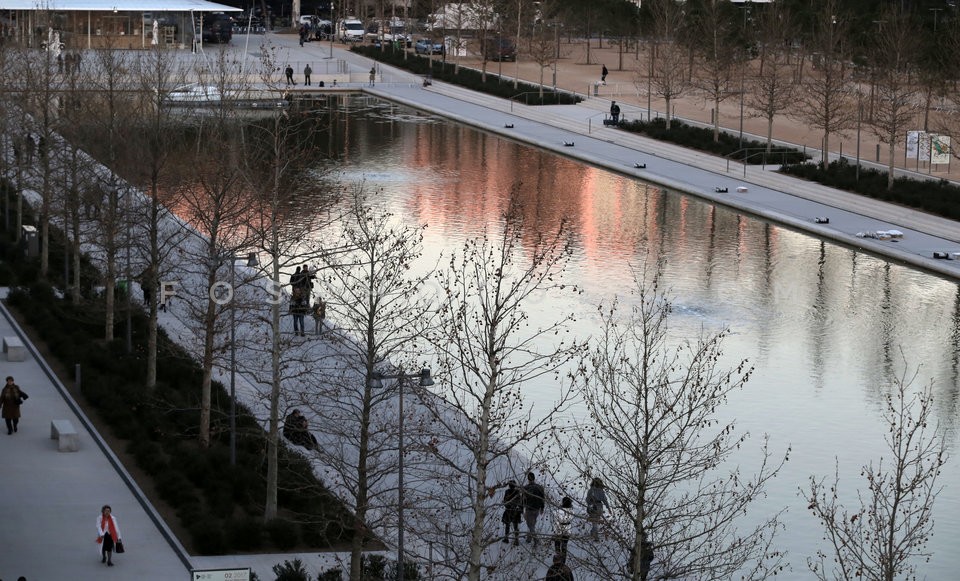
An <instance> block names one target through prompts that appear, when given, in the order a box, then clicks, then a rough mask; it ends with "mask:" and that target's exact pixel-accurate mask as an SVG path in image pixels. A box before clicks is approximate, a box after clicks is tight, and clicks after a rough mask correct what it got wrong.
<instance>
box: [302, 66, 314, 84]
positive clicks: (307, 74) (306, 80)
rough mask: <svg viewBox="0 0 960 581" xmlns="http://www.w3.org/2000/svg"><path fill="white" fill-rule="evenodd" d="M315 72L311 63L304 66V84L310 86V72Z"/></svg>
mask: <svg viewBox="0 0 960 581" xmlns="http://www.w3.org/2000/svg"><path fill="white" fill-rule="evenodd" d="M312 72H313V69H311V68H310V63H307V66H305V67H303V84H304V85H307V86H308V87H309V86H310V74H311V73H312Z"/></svg>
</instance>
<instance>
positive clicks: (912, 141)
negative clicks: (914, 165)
mask: <svg viewBox="0 0 960 581" xmlns="http://www.w3.org/2000/svg"><path fill="white" fill-rule="evenodd" d="M921 133H923V132H922V131H907V159H919V157H918V155H919V154H920V134H921Z"/></svg>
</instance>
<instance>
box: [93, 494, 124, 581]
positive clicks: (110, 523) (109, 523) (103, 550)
mask: <svg viewBox="0 0 960 581" xmlns="http://www.w3.org/2000/svg"><path fill="white" fill-rule="evenodd" d="M97 544H98V545H100V547H99V553H100V562H101V563H106V564H107V566H108V567H113V553H114V551H116V552H117V553H122V552H123V541H122V539H121V537H120V525H119V524H118V523H117V517H115V516H113V509H111V508H110V505H109V504H105V505H103V508H101V509H100V516H98V517H97Z"/></svg>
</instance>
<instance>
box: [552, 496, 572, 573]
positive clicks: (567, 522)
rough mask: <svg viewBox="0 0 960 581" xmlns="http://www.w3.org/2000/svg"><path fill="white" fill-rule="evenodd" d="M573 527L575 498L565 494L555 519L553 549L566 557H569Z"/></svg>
mask: <svg viewBox="0 0 960 581" xmlns="http://www.w3.org/2000/svg"><path fill="white" fill-rule="evenodd" d="M571 528H573V499H572V498H570V497H569V496H564V497H563V500H561V501H560V509H559V510H558V511H557V513H556V515H555V516H554V519H553V550H554V552H555V553H556V554H558V555H562V556H563V558H564V559H566V558H567V545H568V544H569V543H570V529H571Z"/></svg>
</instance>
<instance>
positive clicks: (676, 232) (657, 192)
mask: <svg viewBox="0 0 960 581" xmlns="http://www.w3.org/2000/svg"><path fill="white" fill-rule="evenodd" d="M336 107H337V109H338V111H337V126H336V134H337V139H336V140H334V141H332V142H331V143H332V147H334V148H335V149H336V151H337V152H338V154H339V155H340V158H341V174H340V179H342V180H343V181H345V182H356V181H360V180H363V181H365V182H366V184H367V187H368V188H376V189H379V190H380V193H378V199H379V200H380V201H381V203H382V204H383V206H384V207H386V208H387V209H389V210H390V211H391V212H393V213H395V214H396V215H397V216H398V219H400V220H403V221H406V222H411V223H425V224H428V225H429V227H428V229H427V231H426V239H425V247H426V253H425V256H424V258H423V261H422V265H423V266H422V267H423V268H428V267H430V266H431V265H433V264H435V263H436V259H437V258H438V257H439V256H440V255H441V254H442V253H444V252H449V251H451V250H453V249H456V248H457V247H458V246H459V244H460V242H461V241H462V240H463V239H464V238H465V237H468V236H471V235H473V234H476V233H478V232H479V231H480V229H481V228H482V227H483V226H485V225H494V224H497V223H498V222H499V220H500V217H501V212H502V211H503V209H504V207H505V205H506V203H507V196H508V194H509V192H510V190H511V188H512V187H513V186H514V185H515V184H517V183H520V184H521V186H520V188H521V190H520V191H521V193H522V197H523V202H524V208H525V213H526V214H527V218H528V221H527V223H528V224H529V226H530V228H531V229H534V228H538V229H542V230H547V231H550V230H553V229H555V228H556V227H557V225H558V224H559V222H560V220H563V219H566V220H569V222H570V225H571V226H572V228H573V230H574V232H575V235H576V240H577V247H576V255H575V259H574V261H573V263H572V265H571V269H570V271H569V274H570V276H571V277H572V278H573V279H574V280H575V282H576V283H577V284H579V285H581V286H582V288H583V290H584V293H583V294H582V295H580V296H579V297H578V298H576V299H566V298H565V299H563V300H562V302H561V301H560V300H557V299H547V300H545V301H544V302H543V303H540V304H536V305H533V306H532V307H531V308H532V310H533V311H534V313H533V314H534V316H535V317H542V318H544V320H546V319H547V318H552V317H553V316H555V313H557V312H569V311H573V312H578V313H582V314H583V315H584V317H583V320H582V321H581V323H580V327H579V329H578V332H579V333H580V334H581V335H582V336H587V335H589V334H590V333H591V332H592V331H593V329H594V328H593V327H591V325H593V324H594V323H593V322H591V318H590V315H591V313H593V312H594V311H595V308H596V305H597V304H598V303H600V302H602V301H608V300H610V299H612V298H613V297H614V296H616V295H624V294H626V293H627V292H628V290H629V288H630V275H629V269H628V266H629V265H631V264H635V263H637V262H638V261H640V260H642V258H643V256H644V255H645V254H646V253H648V252H649V253H650V254H651V255H652V256H653V257H656V258H662V259H664V260H665V263H666V273H667V275H668V281H669V285H670V287H671V288H672V289H673V294H674V298H675V302H676V313H677V314H678V317H677V320H676V321H675V322H674V332H675V333H677V334H678V336H679V335H681V334H684V333H688V334H690V335H693V334H695V333H697V332H698V331H699V330H700V329H701V327H703V328H706V329H708V330H714V331H715V330H718V329H720V328H721V327H722V326H728V327H729V328H730V329H731V331H732V335H731V336H730V338H729V339H728V341H727V343H726V356H727V358H728V359H729V361H730V362H731V363H732V362H734V361H736V360H739V359H741V358H746V359H748V360H749V361H750V362H751V363H752V364H753V365H755V367H756V371H755V373H754V375H753V377H752V379H751V380H750V382H749V383H748V385H747V387H746V389H745V390H744V391H743V392H742V393H740V394H738V395H737V396H736V397H735V398H734V399H733V400H732V401H731V402H730V406H729V407H728V409H726V410H724V411H723V412H722V413H723V414H724V415H725V417H731V418H736V420H737V422H738V426H739V427H740V428H741V429H743V430H746V431H749V432H751V434H753V436H754V438H753V439H752V440H751V442H752V443H753V444H754V445H755V446H759V445H760V438H759V437H760V436H761V435H762V434H765V433H766V434H769V435H770V438H771V445H772V447H773V449H775V450H781V451H782V450H785V449H786V447H787V446H792V449H793V452H792V453H791V456H790V461H789V462H788V463H787V465H786V467H785V469H784V471H783V472H782V473H781V475H780V476H779V477H778V478H777V480H776V481H775V482H774V484H773V488H772V489H771V490H770V493H771V494H770V497H769V498H768V499H766V500H765V501H764V505H763V506H764V507H765V508H764V510H776V509H777V508H780V507H788V513H787V515H786V525H787V526H786V530H785V531H784V532H783V533H782V534H781V536H780V546H781V548H783V549H786V550H788V551H789V553H790V554H789V559H790V561H791V563H792V566H793V573H792V574H790V575H788V576H787V577H788V578H798V579H802V578H807V577H809V574H807V573H805V571H806V569H805V565H804V561H805V559H806V557H807V556H810V555H813V554H814V552H815V550H816V547H817V543H818V540H819V538H820V536H821V535H820V531H819V528H818V524H817V523H816V521H815V520H814V519H813V518H812V517H811V516H810V515H809V514H808V513H807V510H806V505H805V503H804V502H803V500H802V498H800V496H799V495H798V490H799V488H800V487H802V486H805V484H806V482H807V479H808V478H809V476H810V475H812V474H817V475H823V476H826V475H829V474H832V472H833V469H834V464H835V461H834V458H837V459H838V461H839V466H840V473H841V483H842V486H844V487H846V488H845V489H846V492H847V493H848V494H849V495H851V498H853V499H855V497H853V496H852V495H853V494H854V490H853V487H854V486H859V485H861V484H860V482H858V481H857V480H856V478H857V477H859V474H860V466H861V465H862V464H863V463H866V462H869V461H870V460H871V459H874V458H877V457H878V456H879V455H880V454H881V453H882V451H883V442H882V437H883V434H884V432H885V427H884V425H882V424H881V423H880V422H879V412H880V409H881V404H882V400H881V398H882V394H883V393H884V390H885V389H886V388H887V386H888V385H889V383H890V381H889V379H890V377H891V374H895V373H902V371H903V368H904V365H903V362H904V360H905V361H906V362H907V363H908V365H909V366H914V367H915V366H917V365H922V367H921V369H920V378H922V379H923V380H924V381H931V382H933V384H934V385H935V388H934V389H935V394H936V398H937V411H938V413H937V419H938V420H939V422H940V424H941V425H942V426H943V427H944V429H945V430H946V433H947V438H948V442H949V445H950V448H951V452H952V453H954V454H956V451H955V450H956V444H957V430H956V427H957V414H958V406H960V401H958V400H960V381H958V376H960V285H958V283H957V281H951V280H945V279H942V278H938V277H936V276H932V275H929V274H926V273H924V272H920V271H918V270H914V269H912V268H908V267H905V266H902V265H899V264H894V263H890V262H888V261H885V260H882V259H879V258H876V257H874V256H871V255H868V254H863V253H860V252H856V251H854V250H853V249H850V248H846V247H843V246H839V245H837V244H833V243H829V242H824V241H822V240H819V239H817V238H814V237H811V236H809V235H806V234H802V233H798V232H795V231H792V230H789V229H786V228H783V227H780V226H777V225H774V224H770V223H767V222H763V221H761V220H757V219H754V218H751V217H746V216H742V215H738V214H737V213H735V212H733V211H730V210H727V209H724V208H719V207H715V206H711V205H708V204H706V203H703V202H701V201H698V200H697V199H694V198H691V197H688V196H685V195H680V194H678V193H675V192H665V191H662V190H661V189H659V188H658V187H656V186H652V185H649V184H645V183H643V182H639V181H636V180H633V179H628V178H625V177H623V176H620V175H617V174H614V173H611V172H608V171H605V170H600V169H596V168H593V167H589V166H586V165H583V164H581V163H578V162H575V161H572V160H570V159H566V158H563V157H559V156H556V155H554V154H549V153H544V152H541V151H538V150H536V149H532V148H530V147H527V146H525V145H520V144H517V143H514V142H511V141H508V140H505V139H502V138H499V137H496V136H492V135H488V134H484V133H481V132H478V131H475V130H473V129H471V128H467V127H463V126H458V125H455V124H452V123H449V122H447V121H445V120H441V119H438V118H434V117H431V116H429V115H425V114H421V113H417V112H415V111H412V110H409V109H405V108H401V107H397V106H394V105H391V104H388V103H384V102H382V101H378V100H374V99H371V98H368V97H360V96H357V97H353V98H351V99H349V100H347V101H345V102H343V103H339V104H338V105H337V106H336ZM334 142H335V143H334ZM901 353H902V355H901ZM555 392H556V386H555V385H553V384H550V383H548V382H544V383H543V384H534V385H530V386H529V387H528V388H527V391H526V393H527V396H528V398H530V400H531V401H533V402H537V401H542V402H548V401H551V400H552V398H553V397H554V394H555ZM578 412H582V410H578V409H574V410H573V411H572V412H571V413H572V414H574V415H576V414H577V413H578ZM748 448H749V446H748ZM742 462H743V468H744V469H747V470H749V466H750V462H751V455H750V454H749V453H748V454H747V455H745V456H744V458H743V459H742ZM958 475H960V456H957V457H954V458H952V459H951V460H950V461H949V463H948V465H947V466H946V468H945V470H944V471H943V474H942V477H941V480H940V483H941V484H942V485H943V486H944V489H943V492H942V493H941V494H940V496H939V498H938V500H937V505H936V510H935V520H936V528H935V534H934V538H933V540H932V541H931V543H930V546H929V548H930V549H931V550H932V552H933V553H934V557H933V559H932V560H931V562H930V563H929V564H927V565H922V566H921V567H920V571H921V576H923V575H925V576H926V577H927V578H929V579H947V578H951V577H953V576H954V573H955V571H956V570H957V569H958V568H960V555H958V554H957V552H956V551H955V550H954V547H953V542H954V540H955V539H956V538H958V536H960V487H958V486H956V482H957V481H958V479H957V477H958Z"/></svg>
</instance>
